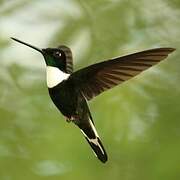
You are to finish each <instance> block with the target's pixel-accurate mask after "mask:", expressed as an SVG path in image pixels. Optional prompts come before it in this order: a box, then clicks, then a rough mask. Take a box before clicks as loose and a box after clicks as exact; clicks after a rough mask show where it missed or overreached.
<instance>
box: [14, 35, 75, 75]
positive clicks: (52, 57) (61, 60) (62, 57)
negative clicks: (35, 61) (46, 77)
mask: <svg viewBox="0 0 180 180" xmlns="http://www.w3.org/2000/svg"><path fill="white" fill-rule="evenodd" d="M11 39H13V40H14V41H17V42H19V43H21V44H24V45H26V46H28V47H30V48H32V49H35V50H36V51H38V52H40V53H41V54H42V55H43V56H44V59H45V62H46V65H47V66H51V67H57V68H59V69H60V70H61V71H64V72H66V73H71V72H69V71H72V69H70V67H68V66H69V65H71V68H72V52H71V50H70V48H68V47H67V46H64V45H61V46H59V47H57V48H46V49H40V48H37V47H35V46H33V45H31V44H28V43H25V42H23V41H20V40H18V39H16V38H11Z"/></svg>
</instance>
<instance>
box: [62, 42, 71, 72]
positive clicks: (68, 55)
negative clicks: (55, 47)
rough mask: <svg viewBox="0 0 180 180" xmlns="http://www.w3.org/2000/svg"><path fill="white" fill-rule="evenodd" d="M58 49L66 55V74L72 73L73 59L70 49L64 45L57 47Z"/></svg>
mask: <svg viewBox="0 0 180 180" xmlns="http://www.w3.org/2000/svg"><path fill="white" fill-rule="evenodd" d="M59 48H60V49H61V50H62V51H63V52H64V53H65V55H66V72H67V73H69V74H71V73H72V72H73V58H72V52H71V49H70V48H68V47H67V46H64V45H61V46H59Z"/></svg>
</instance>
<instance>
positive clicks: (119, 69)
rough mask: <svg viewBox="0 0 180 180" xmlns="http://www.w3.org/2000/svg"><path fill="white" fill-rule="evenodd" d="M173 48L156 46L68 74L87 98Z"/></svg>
mask: <svg viewBox="0 0 180 180" xmlns="http://www.w3.org/2000/svg"><path fill="white" fill-rule="evenodd" d="M174 50H175V49H173V48H157V49H151V50H146V51H142V52H138V53H135V54H131V55H127V56H123V57H117V58H114V59H111V60H107V61H104V62H100V63H97V64H93V65H90V66H88V67H86V68H83V69H80V70H78V71H76V72H75V73H73V74H72V75H71V76H70V78H69V79H70V80H73V81H74V82H76V83H75V84H76V85H77V88H79V89H80V91H81V92H82V93H83V94H84V96H85V97H86V98H87V100H90V99H92V98H93V97H95V96H97V95H99V94H100V93H102V92H104V91H105V90H108V89H110V88H112V87H114V86H116V85H118V84H120V83H122V82H124V81H127V80H128V79H130V78H132V77H134V76H136V75H138V74H139V73H141V72H142V71H144V70H146V69H148V68H149V67H151V66H153V65H155V64H157V63H158V62H160V61H161V60H163V59H165V58H166V57H167V56H168V54H170V53H171V52H173V51H174Z"/></svg>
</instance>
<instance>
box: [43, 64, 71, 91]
mask: <svg viewBox="0 0 180 180" xmlns="http://www.w3.org/2000/svg"><path fill="white" fill-rule="evenodd" d="M69 76H70V74H67V73H65V72H63V71H61V70H60V69H59V68H57V67H52V66H47V68H46V81H47V86H48V88H53V87H55V86H57V85H58V84H59V83H61V82H62V81H64V80H67V79H68V78H69Z"/></svg>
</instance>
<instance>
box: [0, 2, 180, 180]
mask: <svg viewBox="0 0 180 180" xmlns="http://www.w3.org/2000/svg"><path fill="white" fill-rule="evenodd" d="M11 36H13V37H16V38H19V39H21V40H23V41H26V42H29V43H32V44H34V45H36V46H38V47H42V48H44V47H55V46H57V45H59V44H65V45H68V46H70V48H71V49H72V51H73V55H74V64H75V69H79V68H81V67H84V66H87V65H89V64H92V63H95V62H99V61H102V60H104V59H108V58H111V57H114V56H120V55H124V54H128V53H133V52H137V51H141V50H145V49H150V48H155V47H174V48H177V50H176V52H174V53H173V54H172V55H171V56H169V58H168V59H167V60H165V61H164V62H162V63H161V64H159V65H157V66H156V67H154V68H151V69H150V70H148V71H146V72H145V73H142V74H141V75H139V76H138V77H136V78H134V79H132V80H130V81H128V82H126V83H124V84H123V85H121V86H117V87H115V88H113V89H112V90H111V91H108V92H106V93H103V94H102V95H101V96H99V97H97V98H95V99H94V100H92V101H91V102H90V103H89V105H90V108H91V111H92V115H93V118H94V120H95V123H96V127H97V129H98V132H99V134H100V136H101V138H102V140H103V143H104V145H105V147H106V150H107V152H108V155H109V161H108V162H107V163H106V164H102V163H101V162H100V161H98V160H97V159H96V158H95V156H94V155H93V153H92V151H91V149H90V148H89V145H88V144H87V143H86V141H85V140H84V138H83V137H82V135H81V133H80V132H79V130H78V129H77V128H75V126H74V125H73V124H72V123H71V124H68V123H66V122H65V120H64V118H63V116H62V115H61V114H60V113H59V112H58V111H57V109H56V108H55V106H54V105H53V103H52V102H51V100H50V98H49V96H48V92H47V87H46V76H45V63H44V60H43V58H42V56H41V55H40V54H39V53H37V52H36V51H33V50H32V49H30V48H27V47H25V46H22V45H20V44H18V43H15V42H12V40H10V38H9V37H11ZM179 47H180V1H179V0H151V1H149V0H139V1H135V0H96V1H95V0H89V1H83V0H59V1H58V0H51V1H50V0H36V1H35V0H13V1H7V0H1V1H0V180H21V179H23V180H32V179H33V180H39V179H40V180H41V179H42V180H50V179H51V180H56V179H60V180H64V179H66V180H71V179H75V180H76V179H77V180H81V179H86V180H92V179H94V180H96V179H103V180H106V179H107V180H109V179H113V180H116V179H117V180H119V179H121V180H141V179H146V180H161V179H162V180H179V179H180V51H179Z"/></svg>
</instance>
